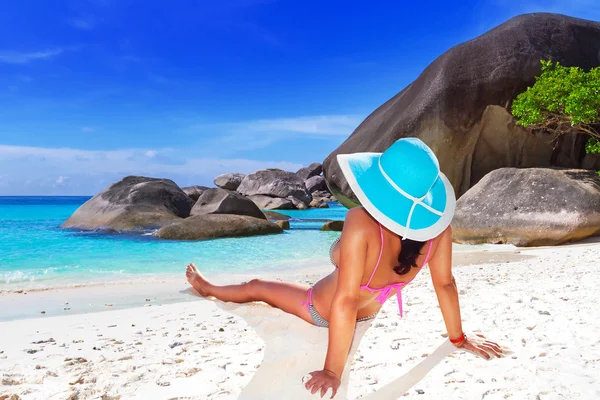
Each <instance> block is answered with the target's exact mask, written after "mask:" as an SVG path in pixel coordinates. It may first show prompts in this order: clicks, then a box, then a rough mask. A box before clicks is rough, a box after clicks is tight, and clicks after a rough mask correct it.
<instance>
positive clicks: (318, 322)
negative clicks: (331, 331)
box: [302, 288, 377, 328]
mask: <svg viewBox="0 0 600 400" xmlns="http://www.w3.org/2000/svg"><path fill="white" fill-rule="evenodd" d="M302 304H303V305H305V306H306V309H307V310H308V313H309V314H310V318H311V319H312V321H313V325H315V326H320V327H322V328H329V322H327V320H326V319H325V318H323V317H322V316H321V314H319V313H318V311H317V310H316V309H315V307H314V306H313V303H312V288H310V289H308V294H307V295H306V301H305V302H302ZM376 316H377V313H375V314H372V315H369V316H366V317H363V318H359V319H357V320H356V322H362V321H368V320H370V319H374V318H375V317H376Z"/></svg>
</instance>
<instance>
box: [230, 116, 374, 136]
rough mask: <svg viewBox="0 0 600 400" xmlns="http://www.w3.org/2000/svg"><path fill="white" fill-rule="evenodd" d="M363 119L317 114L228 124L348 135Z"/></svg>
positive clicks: (247, 128) (262, 129)
mask: <svg viewBox="0 0 600 400" xmlns="http://www.w3.org/2000/svg"><path fill="white" fill-rule="evenodd" d="M362 120H363V117H360V116H357V115H317V116H307V117H295V118H275V119H260V120H254V121H246V122H238V123H234V124H227V125H228V126H230V127H231V128H232V129H233V130H235V131H252V132H271V133H304V134H306V133H308V134H315V135H345V136H348V135H350V134H351V133H352V131H354V129H355V128H356V127H357V126H358V125H359V124H360V123H361V121H362Z"/></svg>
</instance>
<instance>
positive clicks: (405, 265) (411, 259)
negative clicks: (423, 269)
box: [394, 239, 427, 275]
mask: <svg viewBox="0 0 600 400" xmlns="http://www.w3.org/2000/svg"><path fill="white" fill-rule="evenodd" d="M425 243H427V242H417V241H415V240H410V239H405V240H403V241H402V250H400V255H399V256H398V262H399V263H400V265H399V266H397V267H394V272H395V273H397V274H398V275H404V274H407V273H408V272H409V271H410V269H411V268H412V267H415V268H416V267H418V265H417V257H419V255H420V254H421V249H422V248H423V246H424V245H425Z"/></svg>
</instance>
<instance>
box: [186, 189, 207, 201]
mask: <svg viewBox="0 0 600 400" xmlns="http://www.w3.org/2000/svg"><path fill="white" fill-rule="evenodd" d="M208 189H209V188H208V187H206V186H186V187H183V188H181V190H183V192H184V193H185V194H187V195H188V196H190V198H191V199H192V200H194V201H198V197H200V195H201V194H202V193H203V192H204V191H205V190H208Z"/></svg>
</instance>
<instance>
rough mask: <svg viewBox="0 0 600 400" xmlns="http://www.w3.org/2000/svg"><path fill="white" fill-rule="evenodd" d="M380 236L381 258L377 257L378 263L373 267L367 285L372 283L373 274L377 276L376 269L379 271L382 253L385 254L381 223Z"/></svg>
mask: <svg viewBox="0 0 600 400" xmlns="http://www.w3.org/2000/svg"><path fill="white" fill-rule="evenodd" d="M379 237H380V238H381V249H380V250H379V258H377V264H375V268H374V269H373V272H372V273H371V277H370V278H369V281H368V282H367V284H366V285H365V286H369V284H370V283H371V280H372V279H373V276H375V271H377V267H379V262H380V261H381V255H382V254H383V228H382V227H381V224H379Z"/></svg>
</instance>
